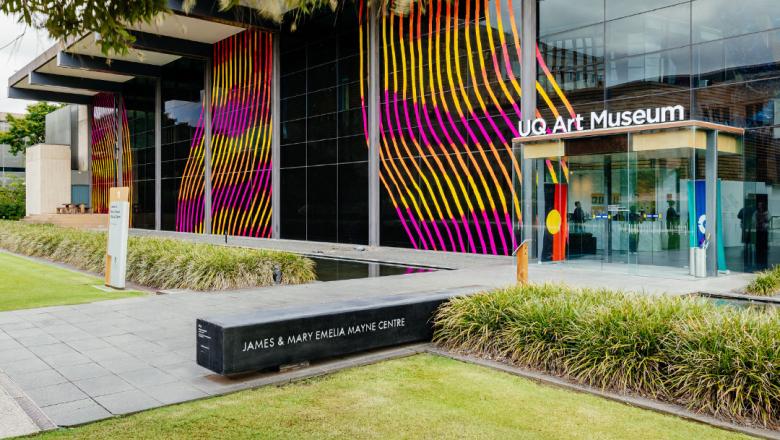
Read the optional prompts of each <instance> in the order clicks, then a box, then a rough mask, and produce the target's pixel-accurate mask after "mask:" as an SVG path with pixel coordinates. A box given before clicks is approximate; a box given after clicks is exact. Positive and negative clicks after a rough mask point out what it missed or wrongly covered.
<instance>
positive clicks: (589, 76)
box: [93, 0, 780, 271]
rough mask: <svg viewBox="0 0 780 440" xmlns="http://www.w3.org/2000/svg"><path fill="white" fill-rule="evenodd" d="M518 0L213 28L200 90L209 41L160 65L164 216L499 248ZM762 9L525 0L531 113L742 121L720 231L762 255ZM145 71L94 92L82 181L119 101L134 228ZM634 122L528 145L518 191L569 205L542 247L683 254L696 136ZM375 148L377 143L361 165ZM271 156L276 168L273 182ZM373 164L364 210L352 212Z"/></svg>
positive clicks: (144, 128)
mask: <svg viewBox="0 0 780 440" xmlns="http://www.w3.org/2000/svg"><path fill="white" fill-rule="evenodd" d="M521 6H522V2H511V1H510V0H487V1H478V0H461V1H457V2H455V1H448V0H432V1H430V2H427V3H425V4H424V5H422V4H421V3H420V2H395V3H390V4H386V5H383V6H381V7H379V6H376V5H374V7H378V8H379V9H380V11H379V16H378V18H376V19H369V15H368V12H367V8H368V3H366V2H365V1H362V0H361V1H355V2H349V3H346V4H344V5H341V6H340V7H339V8H338V10H337V11H335V12H333V11H330V10H323V11H321V12H318V13H316V14H315V15H314V16H312V17H310V18H306V19H303V20H301V21H298V22H297V23H296V25H295V26H294V28H291V27H290V26H289V24H288V25H286V26H283V27H282V29H280V30H277V31H274V32H261V31H245V32H242V33H239V34H237V35H235V36H233V37H230V38H227V39H225V40H223V41H221V42H218V43H216V44H214V46H213V47H214V55H213V58H212V60H211V61H210V62H211V63H212V64H211V68H212V76H211V84H210V87H211V92H212V94H211V102H209V103H205V102H204V101H203V99H204V96H205V93H206V90H205V89H206V66H207V65H206V62H205V61H196V60H191V59H185V58H181V59H178V60H177V61H174V62H172V63H170V64H168V65H166V66H163V68H162V76H161V81H162V132H161V136H162V145H161V151H162V163H161V168H162V175H161V199H162V208H161V217H162V228H163V229H165V230H177V231H184V232H204V231H205V221H206V218H207V217H210V219H211V221H212V224H211V232H213V233H217V234H228V235H244V236H255V237H271V236H273V234H272V228H271V225H272V219H276V220H277V222H278V225H279V231H278V237H279V238H286V239H300V240H311V241H324V242H338V243H354V244H366V243H368V239H369V229H370V228H375V229H372V230H378V236H379V242H378V243H375V244H380V245H384V246H401V247H412V248H417V249H428V250H440V251H455V252H470V253H484V254H503V255H509V254H511V253H512V251H513V249H514V248H515V246H516V245H517V243H518V238H519V237H517V236H516V233H517V231H518V230H519V225H520V224H521V221H522V211H523V210H522V209H521V205H522V202H521V195H520V194H521V193H522V188H520V187H516V186H515V185H514V184H513V182H518V181H520V180H521V179H522V176H521V175H522V173H521V169H522V166H523V164H522V162H521V160H520V159H519V158H518V156H516V155H515V154H513V153H514V152H513V146H512V139H514V138H517V137H519V136H520V134H521V133H520V132H521V131H522V130H521V127H518V121H520V120H521V119H528V118H524V117H523V115H522V114H521V95H522V93H521V89H520V84H521V75H522V70H523V68H522V66H521V41H520V38H521V32H522V28H521V25H522V21H521ZM775 9H776V5H775V4H774V2H773V1H770V0H746V1H745V2H742V3H734V2H732V1H727V0H643V1H637V2H626V1H620V0H580V1H572V0H544V1H539V2H538V14H539V15H538V41H537V44H538V53H537V68H536V80H537V87H536V92H537V106H536V107H537V116H539V117H542V118H544V119H545V120H546V121H547V123H548V126H552V125H553V124H554V122H555V120H556V118H557V117H558V116H562V117H564V118H571V117H574V116H575V115H577V114H581V115H584V116H585V117H586V119H585V121H584V123H585V125H586V126H588V125H589V122H590V121H589V120H588V119H587V118H588V117H589V115H590V113H591V112H594V111H598V112H601V111H603V110H607V111H609V112H619V111H625V110H631V111H633V110H636V109H647V108H655V107H664V106H682V108H683V110H684V119H690V120H701V121H706V122H713V123H717V124H724V125H728V126H734V127H741V128H744V129H745V130H746V131H745V133H744V137H740V136H737V137H736V138H735V139H736V140H734V142H735V144H734V145H735V146H734V148H731V147H729V149H726V150H723V151H721V150H718V152H717V167H716V172H717V178H718V179H719V180H718V182H719V183H718V188H719V189H718V191H719V194H720V200H721V204H720V205H719V207H718V211H719V213H720V216H721V217H722V221H721V222H720V224H721V226H722V231H720V232H718V234H719V241H720V243H721V244H723V246H724V249H723V254H724V255H725V256H726V257H727V258H726V260H727V262H728V264H727V267H726V268H727V269H729V270H736V271H742V270H745V271H753V270H758V269H762V268H765V267H767V266H769V265H772V264H777V263H780V237H776V235H777V234H775V233H774V230H775V229H780V195H779V194H780V171H779V170H780V167H778V166H777V164H778V163H780V156H778V153H777V151H778V147H780V145H778V138H780V117H778V116H777V115H776V113H775V108H776V106H777V103H778V102H780V101H779V100H780V18H778V14H776V12H775ZM374 20H375V21H374ZM288 23H289V21H288ZM371 23H375V26H376V27H375V28H372V26H373V25H372V24H371ZM370 35H375V36H376V40H375V41H371V38H370ZM274 44H277V46H276V47H278V52H274V50H275V49H274ZM372 47H373V48H375V49H376V52H373V53H372V52H371V51H370V48H372ZM274 57H276V59H275V58H274ZM374 61H376V66H375V67H376V77H370V76H369V66H370V65H371V63H372V62H374ZM274 62H278V72H276V73H277V74H278V84H275V83H273V78H274V73H273V69H272V66H273V64H274ZM151 81H152V80H143V79H134V80H132V81H129V82H128V83H126V84H125V90H123V93H122V95H123V96H124V97H123V99H121V100H120V102H121V105H122V106H123V107H122V110H121V111H120V112H118V113H117V112H112V111H110V110H108V109H110V108H113V105H114V104H113V102H109V101H111V100H110V99H109V98H110V97H108V98H107V97H103V98H101V99H102V100H101V99H97V98H96V103H95V106H94V107H93V108H94V111H93V165H98V166H93V201H99V200H101V199H100V197H101V191H103V189H101V188H102V187H103V186H105V185H104V184H107V183H106V182H109V181H114V180H115V178H116V170H115V168H111V164H110V163H109V162H111V161H114V162H116V158H113V156H112V155H113V154H114V153H113V150H111V149H107V148H103V144H106V145H109V144H110V143H111V142H115V139H114V140H113V141H112V140H111V139H112V138H111V133H110V132H109V131H107V130H103V128H105V127H109V126H111V124H114V126H116V124H117V123H116V120H115V119H110V118H116V117H117V115H118V114H120V113H121V114H123V115H124V116H122V118H123V120H124V121H125V122H123V123H122V124H126V125H123V127H125V128H124V130H126V131H127V137H128V145H129V151H127V152H123V157H124V156H125V155H128V156H129V157H130V158H131V160H130V162H129V163H130V164H131V166H130V169H126V170H123V173H124V174H123V176H125V175H127V179H126V180H127V181H128V182H130V181H132V186H133V190H132V192H133V197H134V198H133V216H134V217H133V225H134V226H137V227H144V228H152V227H153V226H154V203H153V201H154V154H153V153H154V148H153V139H154V135H155V133H154V124H153V122H154V121H153V116H154V115H153V111H154V106H153V98H154V97H153V86H152V83H151ZM372 86H376V88H377V89H378V100H377V101H376V102H373V103H372V102H369V98H370V93H369V92H370V90H371V88H372ZM274 90H277V91H278V96H279V101H278V102H273V101H272V97H273V96H274V95H273V93H272V91H274ZM97 101H100V102H97ZM204 104H207V105H204ZM277 106H278V107H277ZM104 107H105V108H104ZM271 108H278V109H279V111H278V115H277V114H273V112H272V111H271ZM204 109H207V110H208V111H209V112H210V113H208V115H209V116H210V118H211V120H212V125H211V127H210V128H211V135H212V139H211V145H210V147H211V151H212V156H211V158H210V159H211V162H212V165H211V169H210V175H211V181H210V182H209V183H210V185H206V184H205V183H206V182H205V181H204V179H205V163H206V161H205V160H204V159H205V151H206V150H205V142H206V134H205V133H206V131H207V130H205V120H204V119H205V115H206V113H205V110H204ZM111 115H113V116H111ZM107 118H108V119H107ZM274 118H277V120H278V124H279V125H278V131H276V132H272V127H274V124H273V121H274ZM370 121H376V122H375V126H371V125H370ZM678 129H679V130H682V129H681V128H679V127H678ZM101 130H102V131H101ZM690 130H693V132H695V133H701V135H705V134H704V131H701V130H699V131H697V130H698V129H693V128H691V129H690ZM682 131H684V130H682ZM103 132H105V136H107V137H104V138H103V137H100V136H103V135H102V134H101V133H103ZM113 136H116V133H115V132H114V135H113ZM372 136H376V137H375V138H373V139H376V140H377V144H376V145H369V144H370V139H372ZM685 136H687V135H685ZM692 136H694V137H697V136H700V134H694V135H692ZM651 138H652V137H651V136H650V134H648V133H642V134H641V135H640V134H636V135H630V136H629V135H626V136H624V137H622V138H620V139H618V138H603V139H599V138H587V139H581V140H578V141H574V140H572V141H570V142H569V143H568V144H567V147H566V148H564V151H563V153H562V154H553V155H551V156H550V157H549V163H548V161H547V160H546V159H545V160H541V159H540V160H539V161H536V159H534V161H535V163H534V165H533V170H534V171H533V172H534V173H535V174H534V175H535V176H537V178H538V179H541V180H540V181H541V182H542V185H541V186H540V188H542V189H540V190H538V191H537V192H536V193H534V196H533V197H534V200H535V202H534V203H537V206H542V205H544V206H555V205H556V203H557V204H558V207H559V208H560V209H561V210H562V212H561V214H562V218H561V221H562V222H564V223H566V224H567V227H568V229H567V230H566V233H567V236H566V239H565V240H564V244H563V245H561V244H557V245H554V244H552V242H551V243H550V244H549V245H544V242H545V240H547V239H548V238H550V237H548V238H545V237H541V239H542V240H541V241H540V243H542V244H541V245H540V246H542V247H544V246H547V248H546V250H545V249H542V250H540V252H541V254H540V255H541V258H542V259H543V260H544V259H561V258H562V259H565V260H570V261H572V262H575V261H592V260H594V259H595V260H597V261H599V262H604V261H609V262H616V261H618V262H619V261H620V260H621V259H622V261H623V262H626V263H634V264H636V265H644V264H648V265H671V266H679V267H682V266H685V265H686V264H687V262H688V259H689V255H688V251H689V248H690V246H691V245H694V246H695V245H696V243H693V242H692V241H691V240H690V237H692V236H694V235H695V231H696V227H697V223H698V221H699V219H698V218H696V217H695V216H693V215H691V213H692V212H693V213H694V214H695V213H696V212H697V211H696V209H698V208H696V203H698V202H697V201H696V199H695V193H696V191H698V190H699V189H698V186H699V185H700V184H699V183H698V182H700V181H703V180H704V179H705V177H706V172H705V170H706V168H707V163H708V162H707V160H706V159H705V157H704V155H705V151H706V148H702V147H701V144H700V142H699V140H697V141H696V142H699V143H696V142H694V144H695V145H694V144H691V145H687V144H686V145H687V146H672V147H670V146H669V145H671V144H668V142H667V144H668V145H667V146H666V147H664V148H660V147H659V148H655V147H652V148H650V147H639V148H638V149H637V148H636V145H645V144H642V142H650V141H648V139H651ZM652 139H657V138H652ZM274 142H278V145H279V153H278V157H275V156H273V155H272V154H271V151H272V144H273V143H274ZM637 142H639V144H637ZM653 142H660V141H653ZM675 142H677V141H675ZM729 142H731V141H729ZM653 145H655V144H653ZM372 148H373V149H374V150H371V149H372ZM372 151H373V152H376V154H377V155H378V156H379V158H378V174H377V175H374V176H373V177H372V176H370V174H369V156H370V154H369V153H370V152H372ZM101 155H102V156H101ZM104 156H105V157H104ZM274 161H277V164H278V167H279V174H278V179H279V180H278V182H279V187H278V188H272V186H271V183H270V182H271V181H272V179H271V175H272V174H273V171H272V164H274ZM537 162H538V163H537ZM101 173H103V174H105V175H102V174H101ZM372 178H374V179H377V180H378V181H379V188H380V189H379V193H378V194H377V197H378V201H379V203H378V205H379V212H378V214H377V215H376V217H375V218H371V219H370V218H369V187H370V185H369V183H370V179H372ZM101 179H102V180H101ZM104 181H105V182H104ZM548 183H549V184H550V185H552V186H550V188H549V189H545V188H546V187H545V185H546V184H548ZM563 184H565V185H566V186H565V189H563V188H564V187H563V186H561V185H563ZM100 185H102V186H100ZM556 185H557V186H556ZM207 186H210V187H211V201H212V209H211V212H209V213H206V212H205V209H206V205H205V195H206V187H207ZM775 189H777V190H778V191H775ZM274 191H278V193H277V194H278V202H279V204H278V212H274V211H273V210H272V208H271V206H272V199H273V196H272V194H274ZM546 191H548V192H549V194H548V193H547V192H546ZM564 192H565V195H564ZM564 200H565V203H563V201H564ZM542 202H544V203H542ZM575 202H578V203H575ZM95 206H102V205H100V203H98V204H96V205H95ZM613 208H614V209H613ZM545 209H547V208H545ZM612 211H614V212H612ZM575 220H576V221H575ZM535 221H536V222H537V223H536V226H537V227H538V228H541V226H542V225H541V223H540V220H539V219H536V220H535ZM542 232H543V231H542ZM618 232H620V233H618ZM534 233H535V234H537V233H540V232H539V231H538V230H537V231H536V232H534ZM613 233H614V234H613ZM605 234H607V235H605ZM552 239H554V237H552ZM594 240H595V241H594ZM694 241H695V240H694ZM556 246H559V247H558V248H556ZM560 246H562V247H560ZM548 251H549V255H548ZM553 251H555V253H556V258H553V257H552V253H553ZM542 254H543V255H542ZM558 257H560V258H558Z"/></svg>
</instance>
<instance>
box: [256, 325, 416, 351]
mask: <svg viewBox="0 0 780 440" xmlns="http://www.w3.org/2000/svg"><path fill="white" fill-rule="evenodd" d="M402 327H406V318H392V319H383V320H380V321H371V322H364V323H361V324H354V325H349V326H346V327H330V328H323V329H319V330H315V331H309V332H300V333H294V334H290V335H283V336H274V337H270V338H264V339H254V340H250V341H244V346H243V347H242V349H241V351H242V352H248V351H257V350H268V349H272V348H275V347H283V346H285V345H296V344H303V343H307V342H314V341H321V340H324V339H334V338H341V337H344V336H353V335H361V334H368V333H374V332H382V331H390V330H392V329H396V328H402Z"/></svg>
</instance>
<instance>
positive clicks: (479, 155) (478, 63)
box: [360, 0, 575, 255]
mask: <svg viewBox="0 0 780 440" xmlns="http://www.w3.org/2000/svg"><path fill="white" fill-rule="evenodd" d="M399 5H400V6H399ZM364 7H365V2H362V3H361V8H364ZM365 16H366V15H365V13H361V17H363V20H364V22H363V23H361V26H360V44H361V45H364V44H365V42H364V35H365V33H366V32H367V28H368V26H367V24H366V23H365ZM519 18H520V10H519V6H517V7H515V6H513V4H512V0H492V1H491V0H484V1H481V0H476V1H474V0H465V1H449V0H431V1H430V2H428V3H427V4H424V5H421V4H420V3H419V2H415V1H411V2H403V4H401V3H398V4H396V3H393V2H390V4H388V6H387V9H386V10H385V11H384V14H382V16H381V18H379V29H378V34H379V35H380V42H379V44H380V55H379V58H380V77H381V81H380V87H381V97H380V99H381V101H382V102H381V105H380V109H379V121H380V122H379V124H380V145H379V148H380V161H381V176H380V178H381V182H382V185H383V187H384V191H385V195H386V196H387V197H389V198H390V199H391V202H392V205H393V207H394V208H395V210H396V213H397V216H398V218H399V220H400V224H401V226H402V227H403V229H404V231H405V233H406V235H407V236H408V237H409V241H410V243H411V245H412V246H413V247H415V248H420V249H431V250H446V251H455V252H472V253H485V254H503V255H508V254H510V253H511V252H512V250H513V248H514V247H515V246H516V244H517V241H516V238H515V236H514V228H513V226H512V225H513V223H512V217H513V212H514V213H515V218H516V220H517V221H518V222H520V212H521V210H520V203H519V198H518V195H517V194H516V192H515V190H514V185H513V184H512V174H513V173H514V174H516V175H517V176H518V177H517V178H518V179H519V176H520V166H519V163H518V161H517V159H516V158H515V156H514V154H512V149H511V140H512V138H513V137H516V136H518V131H517V122H518V121H519V120H520V119H521V112H520V96H521V90H520V84H519V78H520V59H521V57H520V55H521V53H520V40H519V37H520V34H519V30H518V27H517V23H518V22H519ZM361 54H365V51H364V50H363V48H362V47H361ZM536 55H537V61H538V63H539V66H540V67H541V69H542V72H543V74H544V76H545V78H546V80H547V81H548V82H549V83H550V84H551V85H552V86H553V90H555V95H553V96H550V95H548V94H547V93H546V92H545V90H544V89H543V88H542V87H541V85H540V84H539V83H538V82H537V84H536V90H537V92H538V95H539V97H540V99H541V101H543V102H544V103H545V104H546V106H547V107H548V108H549V110H550V111H551V112H552V115H553V116H555V117H557V116H558V115H559V109H564V111H566V112H567V113H569V115H571V116H573V115H574V114H575V112H574V109H573V108H572V106H571V104H570V103H569V101H568V100H567V99H566V97H565V96H564V94H563V92H562V91H561V89H560V87H559V86H558V84H557V83H556V82H555V79H554V78H553V77H552V75H551V74H550V71H549V69H547V67H546V65H545V64H544V60H543V59H542V57H541V54H540V52H539V50H538V49H537V51H536ZM361 57H365V55H361ZM367 66H368V61H367V60H363V59H361V68H362V69H366V68H367ZM365 87H366V84H361V90H362V97H363V103H364V105H363V109H364V121H365V124H364V125H365V127H366V130H365V131H366V141H367V143H368V123H367V121H368V117H367V108H366V106H365V102H366V101H365V96H366V93H367V90H366V88H365ZM537 115H539V112H538V111H537ZM513 210H514V211H513ZM562 233H563V232H562Z"/></svg>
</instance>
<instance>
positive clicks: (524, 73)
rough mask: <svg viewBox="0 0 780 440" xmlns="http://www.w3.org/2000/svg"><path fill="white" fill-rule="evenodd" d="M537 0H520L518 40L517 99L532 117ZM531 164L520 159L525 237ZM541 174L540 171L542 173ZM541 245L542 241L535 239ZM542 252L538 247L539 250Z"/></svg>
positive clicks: (529, 221) (525, 235)
mask: <svg viewBox="0 0 780 440" xmlns="http://www.w3.org/2000/svg"><path fill="white" fill-rule="evenodd" d="M536 2H537V0H523V5H522V8H523V9H522V16H523V23H522V41H521V44H522V46H521V50H522V53H521V55H520V56H521V59H522V67H521V69H522V70H521V75H520V85H521V91H522V93H523V95H522V97H521V99H520V105H521V111H522V117H523V119H529V120H530V119H533V118H534V116H535V115H536V38H537V35H536V22H537V13H536V9H537V8H536V6H537V5H536ZM532 166H533V164H532V162H531V161H530V160H525V159H524V158H523V162H522V168H521V169H522V172H523V177H522V182H523V187H522V188H521V189H522V191H523V207H522V209H523V212H522V216H523V233H522V238H523V239H524V240H527V239H532V238H533V234H532V232H531V231H532V225H533V212H532V210H533V203H532V200H533V188H532V186H533V185H532V180H531V176H532V173H533V171H532V170H533V168H532ZM542 175H543V174H542ZM536 245H537V246H538V248H539V249H541V242H539V243H536ZM540 252H541V251H540Z"/></svg>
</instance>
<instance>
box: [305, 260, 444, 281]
mask: <svg viewBox="0 0 780 440" xmlns="http://www.w3.org/2000/svg"><path fill="white" fill-rule="evenodd" d="M309 258H311V259H312V260H314V263H315V264H316V268H315V271H316V273H317V280H318V281H336V280H352V279H356V278H374V277H384V276H388V275H404V274H411V273H421V272H432V271H435V270H438V269H436V268H432V267H421V266H403V265H398V264H389V263H372V262H367V261H356V260H343V259H337V258H323V257H309Z"/></svg>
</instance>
